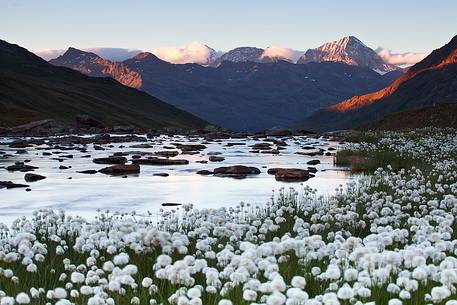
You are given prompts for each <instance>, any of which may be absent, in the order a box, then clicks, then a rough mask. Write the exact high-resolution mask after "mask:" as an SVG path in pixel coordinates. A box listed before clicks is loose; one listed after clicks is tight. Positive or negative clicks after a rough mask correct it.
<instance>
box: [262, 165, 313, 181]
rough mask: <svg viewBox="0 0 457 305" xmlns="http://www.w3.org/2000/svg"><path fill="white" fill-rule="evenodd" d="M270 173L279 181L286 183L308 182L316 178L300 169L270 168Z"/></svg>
mask: <svg viewBox="0 0 457 305" xmlns="http://www.w3.org/2000/svg"><path fill="white" fill-rule="evenodd" d="M268 173H269V174H270V175H275V179H276V180H277V181H285V182H300V181H306V180H308V179H309V178H311V177H314V176H313V175H312V174H310V172H309V171H307V170H304V169H300V168H270V169H269V170H268Z"/></svg>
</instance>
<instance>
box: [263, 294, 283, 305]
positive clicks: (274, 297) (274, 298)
mask: <svg viewBox="0 0 457 305" xmlns="http://www.w3.org/2000/svg"><path fill="white" fill-rule="evenodd" d="M285 302H286V296H285V295H283V294H282V293H280V292H277V291H275V292H273V293H272V294H271V295H269V296H268V297H267V301H266V304H267V305H282V304H284V303H285Z"/></svg>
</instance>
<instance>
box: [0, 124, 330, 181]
mask: <svg viewBox="0 0 457 305" xmlns="http://www.w3.org/2000/svg"><path fill="white" fill-rule="evenodd" d="M48 123H50V122H41V123H36V124H31V125H29V126H22V127H21V128H20V129H17V131H18V132H19V130H22V131H24V130H27V128H36V127H37V126H46V124H48ZM85 124H86V125H85ZM89 125H90V126H92V127H94V128H95V127H96V126H98V127H97V128H99V127H101V126H100V125H98V122H96V121H94V120H92V119H91V118H84V117H81V118H80V119H79V123H78V127H79V128H83V126H89ZM158 135H159V134H158V133H148V134H146V135H136V134H116V135H112V134H108V133H101V134H96V135H91V136H78V135H66V136H60V137H48V138H46V137H41V138H33V137H32V138H20V139H17V140H15V141H12V142H9V143H7V144H6V145H7V146H8V147H9V148H11V149H17V150H16V153H17V154H26V153H28V149H29V148H31V147H33V148H34V150H35V152H39V151H41V154H42V155H43V156H49V157H50V159H51V160H56V161H59V162H64V161H65V160H68V159H73V158H74V157H75V155H74V153H70V154H69V153H65V152H66V151H76V152H81V153H83V155H81V154H77V155H76V156H78V158H90V157H91V155H90V151H91V150H93V151H105V150H110V149H113V148H115V147H118V148H126V147H128V148H132V149H144V151H142V150H131V151H122V152H114V153H112V154H111V155H108V156H106V157H97V158H93V159H92V162H93V163H95V164H104V165H110V166H108V167H104V168H101V169H87V170H78V171H76V173H80V174H97V173H102V174H106V175H113V176H115V175H131V174H139V173H140V170H141V169H140V166H142V165H152V166H175V165H187V164H189V161H188V160H186V159H184V158H182V159H180V158H176V157H177V156H179V155H194V154H199V155H201V156H203V155H204V152H203V151H204V150H205V149H207V148H208V146H207V145H208V144H211V143H221V144H222V143H223V139H228V138H231V139H245V138H246V137H249V139H250V140H254V141H256V143H254V144H253V145H250V152H251V153H260V154H272V155H277V154H280V152H281V150H284V149H287V146H288V142H289V141H293V143H295V144H296V145H300V144H302V142H301V141H299V140H297V139H294V137H293V135H294V134H293V133H289V132H284V133H281V134H280V135H279V134H277V135H274V136H271V135H270V136H267V134H266V133H233V132H213V133H207V132H202V133H201V134H195V135H194V136H187V137H178V140H177V141H176V142H173V143H171V144H165V143H164V138H162V137H161V136H158ZM116 143H122V144H121V145H116V146H115V145H114V144H116ZM125 143H134V144H132V145H130V146H126V145H127V144H125ZM0 144H2V143H0ZM4 145H5V144H4ZM158 145H160V146H161V147H162V150H158V151H154V149H156V148H157V146H158ZM245 145H247V142H244V141H238V142H235V141H228V142H226V143H224V145H223V147H237V146H245ZM149 149H150V150H149ZM223 149H225V148H223ZM301 149H303V150H304V152H296V153H297V154H303V155H307V156H322V155H330V154H332V153H333V151H334V150H335V149H334V148H332V147H328V148H327V149H324V148H322V142H319V141H315V142H311V143H309V144H307V145H305V146H301ZM0 156H2V157H3V158H8V157H10V156H11V155H8V154H6V153H5V152H0ZM206 156H207V157H208V159H207V160H197V161H193V162H196V163H200V164H205V163H208V162H224V161H225V160H226V157H224V156H222V153H221V152H218V151H215V152H207V153H206ZM29 161H30V160H24V161H17V162H15V163H14V164H12V165H9V166H7V167H5V168H6V170H8V171H20V172H27V173H28V172H31V171H34V170H36V169H37V168H38V167H36V166H32V165H29V164H26V163H28V162H29ZM319 163H320V161H319V160H317V159H316V160H311V161H308V162H307V164H308V165H317V164H319ZM58 168H59V170H68V169H69V168H71V166H66V165H60V166H59V167H58ZM316 171H317V169H316V168H314V167H308V168H307V169H300V168H270V169H269V170H268V174H271V175H274V176H275V179H276V180H277V181H286V182H298V181H306V180H308V179H310V178H312V177H314V174H315V173H316ZM260 173H261V171H260V169H258V168H256V167H251V166H244V165H231V166H223V167H217V168H215V169H212V170H209V169H202V170H199V171H197V174H199V175H213V176H215V177H229V178H236V179H243V178H246V177H249V176H255V175H259V174H260ZM153 175H154V176H159V177H167V176H169V174H168V173H166V172H159V173H154V174H153ZM45 178H46V177H44V176H41V175H38V174H33V173H28V174H26V176H25V177H24V179H25V180H26V181H27V182H34V181H38V180H42V179H45ZM68 179H71V177H68ZM16 185H17V186H16ZM0 187H2V188H13V187H28V185H25V184H24V185H22V184H15V183H13V182H11V181H4V182H3V184H2V185H0Z"/></svg>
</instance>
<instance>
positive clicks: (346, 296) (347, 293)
mask: <svg viewBox="0 0 457 305" xmlns="http://www.w3.org/2000/svg"><path fill="white" fill-rule="evenodd" d="M337 296H338V299H340V300H350V299H352V298H353V297H354V290H353V289H352V288H351V287H349V286H343V287H341V288H340V289H338V293H337Z"/></svg>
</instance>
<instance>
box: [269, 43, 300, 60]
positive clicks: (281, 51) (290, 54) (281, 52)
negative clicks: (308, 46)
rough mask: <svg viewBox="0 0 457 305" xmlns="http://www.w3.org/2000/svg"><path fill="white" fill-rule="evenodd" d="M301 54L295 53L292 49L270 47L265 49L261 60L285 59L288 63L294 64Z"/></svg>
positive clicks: (276, 46)
mask: <svg viewBox="0 0 457 305" xmlns="http://www.w3.org/2000/svg"><path fill="white" fill-rule="evenodd" d="M302 54H303V52H302V51H296V50H293V49H289V48H284V47H280V46H278V45H272V46H270V47H268V48H266V49H265V51H264V52H263V54H262V58H264V57H270V58H285V59H288V60H290V61H293V62H296V61H297V60H298V59H299V58H300V56H301V55H302Z"/></svg>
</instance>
